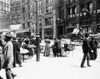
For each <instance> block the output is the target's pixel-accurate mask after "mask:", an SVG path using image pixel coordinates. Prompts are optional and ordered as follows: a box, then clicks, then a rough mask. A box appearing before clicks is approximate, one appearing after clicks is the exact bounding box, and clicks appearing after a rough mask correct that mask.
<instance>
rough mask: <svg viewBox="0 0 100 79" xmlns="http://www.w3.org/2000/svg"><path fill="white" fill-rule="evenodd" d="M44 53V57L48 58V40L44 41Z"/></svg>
mask: <svg viewBox="0 0 100 79" xmlns="http://www.w3.org/2000/svg"><path fill="white" fill-rule="evenodd" d="M45 43H46V44H45V51H44V56H47V57H48V56H50V45H49V44H50V40H49V39H46V41H45Z"/></svg>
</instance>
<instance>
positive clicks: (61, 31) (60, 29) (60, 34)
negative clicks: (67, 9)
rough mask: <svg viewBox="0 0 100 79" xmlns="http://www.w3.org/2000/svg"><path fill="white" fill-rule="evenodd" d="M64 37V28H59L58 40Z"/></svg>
mask: <svg viewBox="0 0 100 79" xmlns="http://www.w3.org/2000/svg"><path fill="white" fill-rule="evenodd" d="M62 35H63V27H62V26H59V27H58V38H59V37H60V36H62Z"/></svg>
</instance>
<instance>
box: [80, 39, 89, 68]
mask: <svg viewBox="0 0 100 79" xmlns="http://www.w3.org/2000/svg"><path fill="white" fill-rule="evenodd" d="M82 49H83V53H84V55H83V59H82V63H81V67H84V63H85V59H86V58H87V65H88V66H89V52H90V51H91V48H90V45H89V40H88V39H84V40H83V45H82Z"/></svg>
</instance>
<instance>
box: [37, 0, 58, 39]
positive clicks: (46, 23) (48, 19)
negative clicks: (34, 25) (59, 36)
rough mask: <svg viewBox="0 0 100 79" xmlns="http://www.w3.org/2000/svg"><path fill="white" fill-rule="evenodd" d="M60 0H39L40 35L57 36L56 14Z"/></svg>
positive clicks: (43, 36) (44, 36)
mask: <svg viewBox="0 0 100 79" xmlns="http://www.w3.org/2000/svg"><path fill="white" fill-rule="evenodd" d="M57 5H58V0H38V17H39V27H40V36H41V37H42V38H46V37H48V36H49V37H50V38H53V37H56V18H57V17H56V16H57V10H56V7H57Z"/></svg>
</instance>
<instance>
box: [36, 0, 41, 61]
mask: <svg viewBox="0 0 100 79" xmlns="http://www.w3.org/2000/svg"><path fill="white" fill-rule="evenodd" d="M35 2H36V61H37V62H38V61H40V51H39V42H40V39H39V37H40V35H39V24H38V1H37V0H36V1H35Z"/></svg>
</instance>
